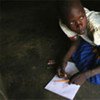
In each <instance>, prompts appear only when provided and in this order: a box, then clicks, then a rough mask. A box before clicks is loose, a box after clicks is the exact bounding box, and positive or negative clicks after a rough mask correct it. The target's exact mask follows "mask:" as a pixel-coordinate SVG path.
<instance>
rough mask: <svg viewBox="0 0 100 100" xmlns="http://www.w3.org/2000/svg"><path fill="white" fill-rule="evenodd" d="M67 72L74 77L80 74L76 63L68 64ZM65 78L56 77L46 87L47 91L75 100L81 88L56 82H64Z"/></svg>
mask: <svg viewBox="0 0 100 100" xmlns="http://www.w3.org/2000/svg"><path fill="white" fill-rule="evenodd" d="M65 71H66V72H67V73H68V74H69V73H70V75H73V74H75V73H77V72H78V70H77V68H76V67H75V65H74V63H72V62H68V64H67V66H66V68H65ZM62 79H63V78H59V77H57V75H55V76H54V77H53V79H52V80H51V81H50V82H49V83H48V84H47V85H46V87H45V89H47V90H49V91H51V92H54V93H56V94H58V95H60V96H63V97H65V98H68V99H70V100H73V99H74V97H75V95H76V93H77V91H78V90H79V88H80V85H75V84H70V85H69V84H68V83H66V82H57V81H56V80H62Z"/></svg>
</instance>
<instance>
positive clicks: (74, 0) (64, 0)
mask: <svg viewBox="0 0 100 100" xmlns="http://www.w3.org/2000/svg"><path fill="white" fill-rule="evenodd" d="M75 6H80V7H81V8H83V6H82V5H81V2H80V0H59V1H58V12H59V13H58V16H59V18H60V19H61V20H62V21H63V23H66V22H65V21H66V14H68V13H69V9H70V8H72V7H75Z"/></svg>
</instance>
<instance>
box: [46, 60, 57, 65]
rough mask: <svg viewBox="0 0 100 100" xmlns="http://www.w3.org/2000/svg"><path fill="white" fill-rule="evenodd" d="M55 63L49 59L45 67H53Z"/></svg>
mask: <svg viewBox="0 0 100 100" xmlns="http://www.w3.org/2000/svg"><path fill="white" fill-rule="evenodd" d="M55 63H56V62H55V60H53V59H49V60H48V62H47V65H54V64H55Z"/></svg>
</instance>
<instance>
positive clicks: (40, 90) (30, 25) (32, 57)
mask: <svg viewBox="0 0 100 100" xmlns="http://www.w3.org/2000/svg"><path fill="white" fill-rule="evenodd" d="M0 4H1V8H2V9H1V10H0V23H1V27H0V72H1V75H2V79H3V82H4V85H5V88H6V91H7V94H8V98H9V100H51V99H54V100H65V99H64V98H63V97H60V96H58V95H56V94H53V93H51V92H49V91H46V90H44V86H45V85H46V84H47V83H48V82H49V81H50V80H51V78H52V77H53V76H54V74H55V69H56V68H53V67H48V66H47V60H48V59H56V60H57V62H59V60H60V59H61V58H62V57H63V55H64V54H65V53H66V51H67V49H68V47H69V45H70V41H69V39H68V38H67V37H66V36H65V35H64V33H63V32H62V31H61V30H60V28H59V26H58V19H57V10H56V2H55V1H53V0H52V1H50V0H47V1H46V0H42V1H39V0H38V1H34V0H33V1H32V0H31V1H27V0H23V2H21V1H18V0H16V1H13V0H8V1H5V0H1V3H0ZM84 4H88V2H84ZM91 4H92V5H91ZM93 4H96V2H94V1H93V2H92V1H91V2H90V6H89V7H90V8H91V9H93V7H94V8H95V9H97V10H99V11H100V9H99V7H98V6H97V5H96V6H93ZM97 4H98V3H97ZM99 4H100V2H99ZM99 4H98V5H99ZM86 6H87V5H86ZM99 98H100V86H95V85H92V84H90V83H87V82H86V83H85V84H84V85H83V86H82V87H81V88H80V90H79V91H78V93H77V95H76V97H75V100H90V99H91V100H99Z"/></svg>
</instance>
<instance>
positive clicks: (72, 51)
mask: <svg viewBox="0 0 100 100" xmlns="http://www.w3.org/2000/svg"><path fill="white" fill-rule="evenodd" d="M79 43H80V38H79V37H78V38H77V39H76V40H74V41H72V44H71V47H70V49H69V50H68V52H67V54H66V55H65V57H64V58H63V60H62V64H61V66H60V68H59V69H58V76H59V77H61V76H62V74H63V76H65V75H64V74H65V71H64V69H65V67H66V65H67V62H68V61H69V60H70V58H71V56H72V54H73V53H74V52H75V51H76V49H77V47H78V44H79Z"/></svg>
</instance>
